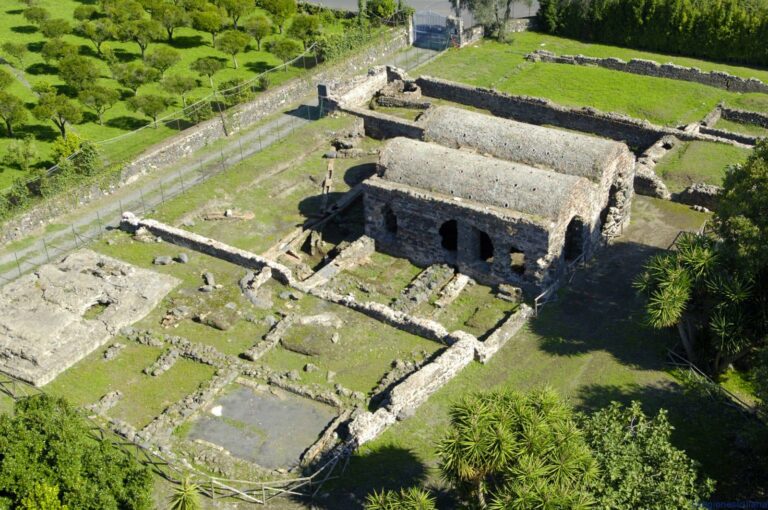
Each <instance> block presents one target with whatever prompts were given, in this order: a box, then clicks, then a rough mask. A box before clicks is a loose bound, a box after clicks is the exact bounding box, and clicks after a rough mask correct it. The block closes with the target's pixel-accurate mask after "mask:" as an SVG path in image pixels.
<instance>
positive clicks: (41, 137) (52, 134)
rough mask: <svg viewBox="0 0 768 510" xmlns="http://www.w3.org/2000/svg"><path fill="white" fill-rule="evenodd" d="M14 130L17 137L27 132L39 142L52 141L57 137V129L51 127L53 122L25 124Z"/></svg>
mask: <svg viewBox="0 0 768 510" xmlns="http://www.w3.org/2000/svg"><path fill="white" fill-rule="evenodd" d="M15 132H16V137H17V138H22V137H23V136H24V135H26V134H29V135H32V136H33V137H34V138H35V140H38V141H41V142H52V141H54V140H56V139H57V138H58V137H59V131H58V129H56V128H54V127H53V124H50V125H49V124H25V125H24V126H21V127H19V128H17V129H16V130H15Z"/></svg>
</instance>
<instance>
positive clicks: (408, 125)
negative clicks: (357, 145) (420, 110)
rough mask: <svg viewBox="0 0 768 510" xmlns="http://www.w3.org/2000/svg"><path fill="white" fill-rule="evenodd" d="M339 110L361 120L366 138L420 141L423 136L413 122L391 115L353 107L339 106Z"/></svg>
mask: <svg viewBox="0 0 768 510" xmlns="http://www.w3.org/2000/svg"><path fill="white" fill-rule="evenodd" d="M339 109H340V110H341V111H343V112H346V113H349V114H351V115H354V116H356V117H360V118H361V119H363V124H364V126H365V134H366V136H370V137H371V138H377V139H379V140H383V139H387V138H395V137H397V136H404V137H406V138H413V139H415V140H421V139H422V137H423V136H424V128H422V127H421V126H419V125H417V124H416V123H415V122H410V121H408V120H405V119H401V118H399V117H395V116H393V115H386V114H383V113H378V112H376V111H373V110H366V109H364V108H357V107H354V106H341V107H339Z"/></svg>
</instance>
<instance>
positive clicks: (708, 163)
mask: <svg viewBox="0 0 768 510" xmlns="http://www.w3.org/2000/svg"><path fill="white" fill-rule="evenodd" d="M750 152H751V151H750V150H749V149H743V148H740V147H734V146H732V145H725V144H721V143H711V142H688V143H682V144H680V145H678V146H677V147H675V148H674V149H672V150H671V151H669V153H667V155H666V156H664V158H662V159H661V161H659V163H658V165H656V168H655V171H656V174H657V175H659V176H660V177H661V178H662V180H663V181H664V183H665V184H666V185H667V187H668V188H669V189H670V191H673V192H674V191H682V190H683V189H684V188H686V187H687V186H690V185H691V184H693V183H695V182H704V183H706V184H715V185H717V186H720V185H722V183H723V176H724V175H725V168H726V167H728V166H729V165H734V164H737V163H741V162H743V161H744V160H746V159H747V156H749V154H750Z"/></svg>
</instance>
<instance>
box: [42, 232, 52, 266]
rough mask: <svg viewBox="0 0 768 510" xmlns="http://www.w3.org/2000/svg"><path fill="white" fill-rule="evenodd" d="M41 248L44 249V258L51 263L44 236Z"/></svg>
mask: <svg viewBox="0 0 768 510" xmlns="http://www.w3.org/2000/svg"><path fill="white" fill-rule="evenodd" d="M43 250H45V259H46V260H47V261H48V263H49V264H50V263H51V256H50V255H49V254H48V245H47V244H46V242H45V237H43Z"/></svg>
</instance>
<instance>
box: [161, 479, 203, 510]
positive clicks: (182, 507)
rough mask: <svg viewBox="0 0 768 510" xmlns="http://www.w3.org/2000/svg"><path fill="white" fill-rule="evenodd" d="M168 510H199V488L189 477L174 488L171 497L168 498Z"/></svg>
mask: <svg viewBox="0 0 768 510" xmlns="http://www.w3.org/2000/svg"><path fill="white" fill-rule="evenodd" d="M168 510H200V487H199V486H198V485H197V484H196V483H193V482H192V480H191V479H190V477H189V475H187V476H185V477H184V478H182V479H181V484H180V485H179V486H178V487H176V488H174V490H173V495H172V496H171V497H170V498H168Z"/></svg>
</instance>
